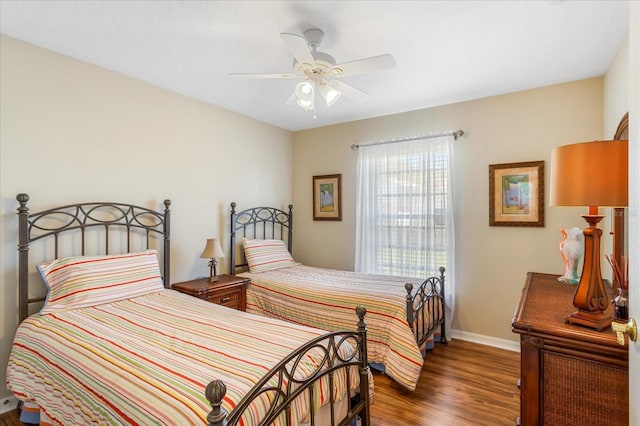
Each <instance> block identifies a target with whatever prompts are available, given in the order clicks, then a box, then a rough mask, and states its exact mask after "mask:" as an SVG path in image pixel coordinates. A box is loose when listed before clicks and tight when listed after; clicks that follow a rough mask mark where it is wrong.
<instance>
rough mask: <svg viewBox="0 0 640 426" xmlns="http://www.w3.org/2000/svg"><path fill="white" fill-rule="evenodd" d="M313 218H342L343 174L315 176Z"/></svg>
mask: <svg viewBox="0 0 640 426" xmlns="http://www.w3.org/2000/svg"><path fill="white" fill-rule="evenodd" d="M313 220H342V175H341V174H337V175H322V176H314V177H313Z"/></svg>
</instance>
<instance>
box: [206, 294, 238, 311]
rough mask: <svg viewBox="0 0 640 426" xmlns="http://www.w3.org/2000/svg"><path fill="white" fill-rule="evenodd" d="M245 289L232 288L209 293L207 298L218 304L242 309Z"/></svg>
mask: <svg viewBox="0 0 640 426" xmlns="http://www.w3.org/2000/svg"><path fill="white" fill-rule="evenodd" d="M242 292H243V289H237V290H230V291H226V292H214V293H210V294H208V295H207V300H208V301H209V302H211V303H215V304H217V305H223V306H228V307H229V308H234V309H238V310H242V309H240V303H241V302H242Z"/></svg>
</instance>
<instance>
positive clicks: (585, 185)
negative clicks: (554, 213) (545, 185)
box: [549, 140, 629, 207]
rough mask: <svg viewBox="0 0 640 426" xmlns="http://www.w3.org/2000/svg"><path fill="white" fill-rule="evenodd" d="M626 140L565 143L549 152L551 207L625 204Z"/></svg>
mask: <svg viewBox="0 0 640 426" xmlns="http://www.w3.org/2000/svg"><path fill="white" fill-rule="evenodd" d="M628 170H629V161H628V143H627V141H615V140H614V141H595V142H582V143H576V144H572V145H564V146H559V147H557V148H555V149H554V150H553V151H552V152H551V176H550V185H549V187H550V189H549V204H550V205H551V206H589V207H592V206H594V207H596V206H602V207H623V206H627V205H628V197H629V186H628V185H629V184H628Z"/></svg>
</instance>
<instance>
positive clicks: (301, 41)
mask: <svg viewBox="0 0 640 426" xmlns="http://www.w3.org/2000/svg"><path fill="white" fill-rule="evenodd" d="M280 37H282V40H284V43H285V44H286V45H287V48H288V49H289V51H290V52H291V54H292V55H293V57H294V58H296V61H298V63H299V64H309V65H315V63H316V61H315V60H314V59H313V55H312V54H311V50H309V45H308V44H307V40H306V39H305V38H304V37H302V36H300V35H298V34H291V33H280Z"/></svg>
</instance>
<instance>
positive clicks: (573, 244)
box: [558, 227, 584, 284]
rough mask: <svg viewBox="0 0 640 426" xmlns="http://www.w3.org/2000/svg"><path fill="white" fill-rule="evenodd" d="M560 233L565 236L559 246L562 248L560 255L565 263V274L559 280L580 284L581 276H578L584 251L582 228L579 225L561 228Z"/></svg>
mask: <svg viewBox="0 0 640 426" xmlns="http://www.w3.org/2000/svg"><path fill="white" fill-rule="evenodd" d="M560 233H561V234H562V236H563V240H562V241H561V242H560V245H559V246H558V248H559V249H560V255H561V256H562V262H563V263H564V274H563V275H562V276H561V277H559V278H558V281H561V282H564V283H569V284H578V282H579V281H580V277H579V276H578V263H579V262H580V258H581V257H582V255H583V253H584V246H583V243H582V240H581V238H580V236H581V235H582V229H580V228H578V227H573V228H569V229H565V228H561V229H560Z"/></svg>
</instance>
